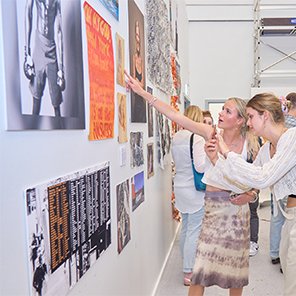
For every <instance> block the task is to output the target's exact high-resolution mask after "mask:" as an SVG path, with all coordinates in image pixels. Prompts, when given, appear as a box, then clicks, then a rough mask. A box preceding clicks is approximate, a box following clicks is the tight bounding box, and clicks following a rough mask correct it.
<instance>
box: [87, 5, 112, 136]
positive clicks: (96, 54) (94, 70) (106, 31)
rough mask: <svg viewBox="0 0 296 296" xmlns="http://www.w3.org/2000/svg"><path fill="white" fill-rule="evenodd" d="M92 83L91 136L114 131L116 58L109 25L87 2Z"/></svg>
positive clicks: (90, 79)
mask: <svg viewBox="0 0 296 296" xmlns="http://www.w3.org/2000/svg"><path fill="white" fill-rule="evenodd" d="M83 6H84V14H85V23H86V34H87V51H88V69H89V84H90V119H89V120H90V123H89V136H88V138H89V140H101V139H107V138H113V135H114V59H113V48H112V34H111V27H110V25H109V24H108V23H107V22H106V21H105V20H104V19H103V18H102V17H101V16H100V15H99V14H98V13H97V12H96V11H95V10H94V9H93V8H92V7H91V6H90V5H89V4H88V3H87V2H85V3H84V5H83Z"/></svg>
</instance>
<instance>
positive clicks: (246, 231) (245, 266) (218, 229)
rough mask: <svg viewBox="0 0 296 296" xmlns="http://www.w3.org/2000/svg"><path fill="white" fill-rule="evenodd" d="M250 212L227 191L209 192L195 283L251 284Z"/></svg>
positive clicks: (195, 270) (225, 286)
mask: <svg viewBox="0 0 296 296" xmlns="http://www.w3.org/2000/svg"><path fill="white" fill-rule="evenodd" d="M249 237H250V212H249V206H248V204H246V205H243V206H236V205H233V204H232V203H230V201H229V193H228V192H226V191H220V192H206V194H205V215H204V218H203V222H202V227H201V231H200V236H199V240H198V246H197V256H196V261H195V266H194V270H193V276H192V279H191V283H192V285H201V286H205V287H208V286H212V285H217V286H219V287H221V288H224V289H229V288H242V287H243V286H246V285H248V282H249V280H248V274H249V244H250V241H249Z"/></svg>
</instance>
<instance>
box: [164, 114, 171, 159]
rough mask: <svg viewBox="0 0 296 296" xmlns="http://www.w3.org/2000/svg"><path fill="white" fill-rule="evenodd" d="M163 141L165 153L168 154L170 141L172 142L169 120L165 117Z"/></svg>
mask: <svg viewBox="0 0 296 296" xmlns="http://www.w3.org/2000/svg"><path fill="white" fill-rule="evenodd" d="M164 139H165V140H164V142H165V148H164V150H165V154H169V153H170V150H171V142H172V137H171V129H170V125H169V120H168V119H167V118H165V121H164Z"/></svg>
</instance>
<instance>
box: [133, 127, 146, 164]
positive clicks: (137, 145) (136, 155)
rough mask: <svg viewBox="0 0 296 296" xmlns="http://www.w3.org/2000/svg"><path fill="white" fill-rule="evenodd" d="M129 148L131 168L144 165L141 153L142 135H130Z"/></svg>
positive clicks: (138, 133)
mask: <svg viewBox="0 0 296 296" xmlns="http://www.w3.org/2000/svg"><path fill="white" fill-rule="evenodd" d="M130 147H131V168H135V167H139V166H141V165H143V164H144V152H143V133H142V132H131V133H130Z"/></svg>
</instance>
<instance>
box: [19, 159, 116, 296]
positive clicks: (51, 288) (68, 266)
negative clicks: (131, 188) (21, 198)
mask: <svg viewBox="0 0 296 296" xmlns="http://www.w3.org/2000/svg"><path fill="white" fill-rule="evenodd" d="M25 196H26V224H27V229H28V231H27V236H28V237H27V238H28V243H27V250H28V255H29V256H28V258H29V274H30V279H31V280H30V283H31V290H32V291H34V290H36V291H39V292H40V294H41V292H42V295H65V294H66V293H67V292H68V291H69V290H70V289H71V288H72V287H73V286H74V285H75V284H76V283H77V282H78V281H79V279H80V278H81V277H82V276H83V275H84V274H85V273H86V272H87V270H88V269H89V268H90V267H91V266H92V265H94V263H95V262H96V260H97V259H98V258H99V257H100V255H101V253H102V252H104V251H105V250H106V249H107V248H108V246H109V245H110V244H111V217H110V168H109V163H104V164H101V165H98V166H96V167H93V168H89V169H86V170H82V171H79V172H76V173H73V174H70V175H67V176H63V177H61V178H57V179H55V180H53V181H50V182H48V183H44V184H40V185H37V186H35V187H32V188H28V189H27V190H26V192H25ZM42 287H43V288H42ZM41 290H42V291H41Z"/></svg>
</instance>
